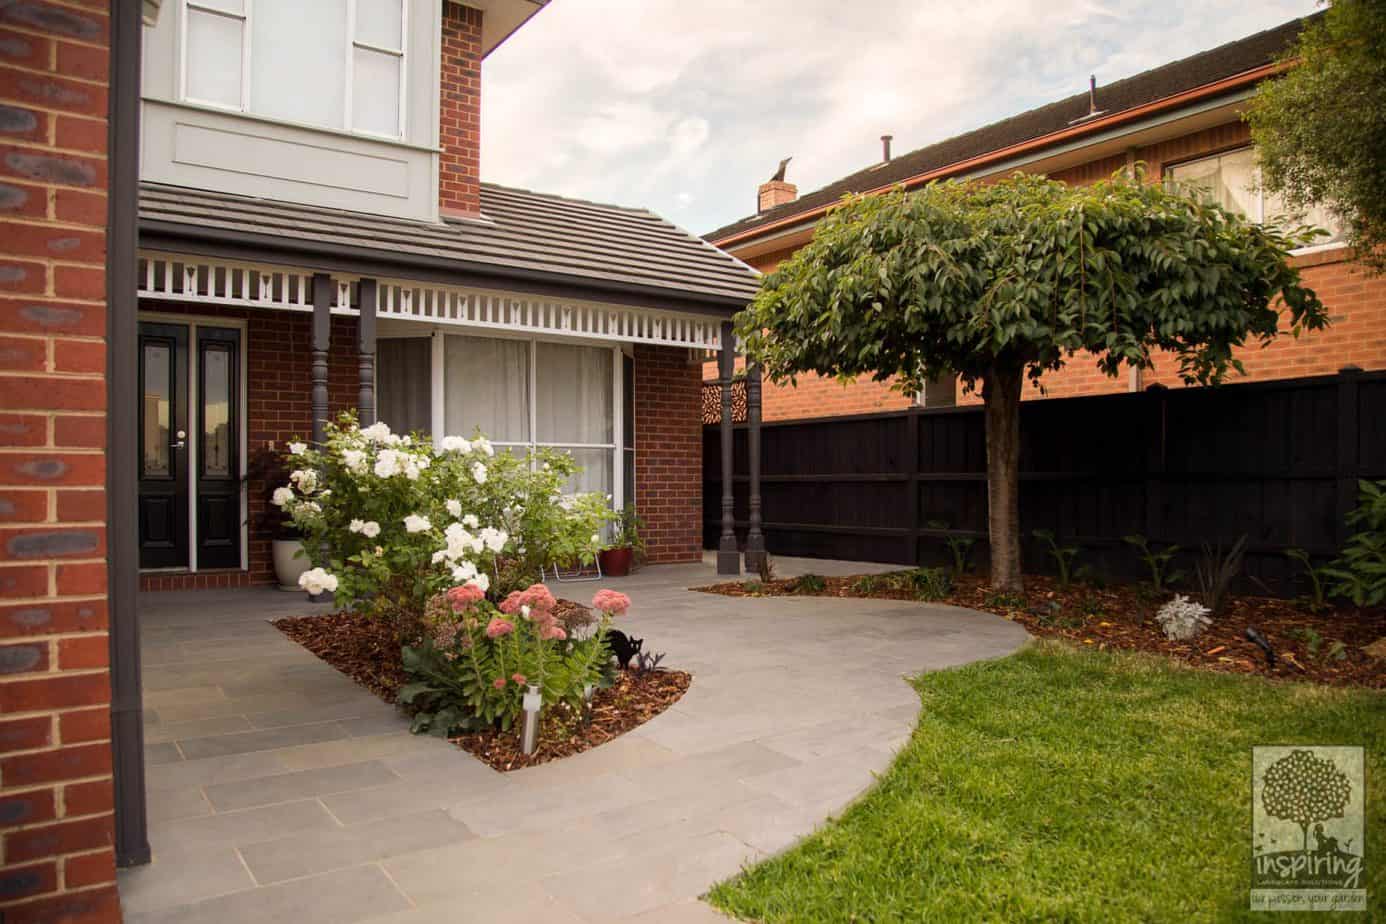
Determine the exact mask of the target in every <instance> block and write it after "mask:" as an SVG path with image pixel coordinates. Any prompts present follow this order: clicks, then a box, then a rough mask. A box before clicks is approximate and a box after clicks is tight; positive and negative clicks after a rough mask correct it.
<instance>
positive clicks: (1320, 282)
mask: <svg viewBox="0 0 1386 924" xmlns="http://www.w3.org/2000/svg"><path fill="white" fill-rule="evenodd" d="M1250 141H1251V135H1250V130H1249V129H1248V127H1247V125H1246V124H1245V123H1243V122H1228V123H1225V124H1223V125H1216V126H1213V127H1211V128H1207V129H1203V130H1201V131H1197V132H1192V133H1190V134H1188V135H1184V136H1181V137H1178V138H1173V139H1170V140H1168V141H1162V142H1159V143H1157V144H1152V145H1146V146H1144V147H1140V148H1137V149H1136V150H1135V151H1134V157H1135V159H1136V160H1138V161H1141V162H1143V163H1144V164H1145V169H1146V177H1147V179H1148V180H1149V181H1150V182H1152V183H1157V182H1160V181H1161V179H1162V175H1163V172H1164V170H1165V168H1166V167H1167V166H1169V165H1171V164H1174V163H1178V162H1180V161H1185V160H1189V159H1192V158H1196V157H1201V156H1205V155H1209V154H1213V153H1216V152H1219V151H1226V150H1231V149H1233V148H1237V147H1240V146H1243V145H1246V144H1249V143H1250ZM1125 164H1126V156H1125V155H1124V154H1118V155H1112V156H1108V157H1103V158H1100V159H1098V160H1094V161H1092V162H1090V163H1087V164H1080V165H1078V166H1076V167H1070V168H1068V169H1065V170H1062V171H1057V172H1055V173H1054V174H1052V176H1053V177H1054V178H1055V179H1059V180H1063V181H1064V182H1068V183H1083V184H1086V183H1095V182H1097V181H1098V180H1102V179H1105V178H1107V177H1109V176H1111V175H1112V173H1114V172H1116V171H1117V170H1120V169H1121V168H1122V167H1124V166H1125ZM790 252H791V251H784V250H781V251H776V252H774V253H769V254H765V255H764V256H761V257H751V258H747V259H748V262H750V263H751V264H752V265H753V266H755V267H756V268H757V269H759V270H761V271H762V272H770V271H772V270H773V269H774V268H775V266H777V265H778V264H779V263H780V262H781V261H782V260H784V259H786V258H787V257H788V256H789V255H790ZM1296 259H1297V262H1298V264H1299V265H1300V267H1301V268H1302V269H1303V275H1304V281H1305V283H1306V284H1308V285H1309V286H1310V287H1311V288H1313V289H1314V290H1315V291H1316V292H1318V294H1319V297H1320V298H1321V299H1322V300H1323V302H1324V304H1325V305H1326V306H1328V310H1329V314H1330V316H1331V317H1332V318H1333V326H1332V327H1330V328H1329V329H1328V330H1326V331H1322V332H1319V333H1315V334H1309V335H1305V336H1302V337H1300V338H1299V339H1298V340H1295V339H1292V338H1290V337H1281V338H1278V339H1277V340H1275V341H1274V342H1273V343H1272V344H1271V345H1270V346H1269V347H1266V348H1264V349H1263V348H1261V347H1259V346H1256V347H1252V348H1248V349H1244V350H1241V351H1239V353H1238V358H1239V359H1241V360H1242V362H1243V364H1244V365H1245V366H1246V373H1247V374H1246V376H1245V377H1242V376H1236V375H1234V376H1233V377H1232V378H1231V379H1230V381H1250V380H1264V379H1283V378H1297V377H1301V376H1310V375H1327V374H1331V373H1334V372H1337V371H1338V370H1339V369H1340V368H1342V367H1343V366H1346V365H1357V366H1361V367H1362V368H1363V369H1369V370H1370V369H1386V277H1380V276H1378V277H1373V276H1370V275H1367V274H1366V273H1365V272H1363V270H1362V268H1361V267H1360V266H1359V265H1358V264H1355V263H1353V262H1351V259H1352V253H1351V251H1349V250H1346V249H1341V248H1339V249H1331V250H1326V251H1320V252H1318V253H1314V254H1307V255H1304V256H1301V257H1298V258H1296ZM716 376H717V369H716V365H715V364H708V365H706V366H705V367H704V377H705V378H706V379H707V380H708V381H711V380H712V379H715V378H716ZM1130 382H1131V379H1130V372H1129V370H1126V371H1123V372H1122V374H1121V375H1120V376H1119V377H1117V378H1115V379H1112V378H1108V377H1107V376H1105V375H1103V374H1102V373H1101V372H1099V371H1098V369H1097V365H1096V362H1095V361H1094V360H1093V359H1092V358H1091V357H1089V356H1082V355H1080V356H1075V357H1073V358H1072V359H1070V360H1069V362H1068V365H1067V366H1065V367H1064V368H1063V369H1060V370H1059V371H1058V372H1053V373H1050V374H1048V375H1046V376H1044V378H1043V379H1042V380H1041V384H1042V386H1043V390H1042V391H1041V390H1040V389H1039V388H1036V387H1034V386H1031V385H1030V384H1028V383H1027V384H1026V387H1025V391H1024V397H1025V398H1027V399H1034V398H1045V397H1048V398H1061V397H1072V396H1075V395H1093V394H1110V393H1114V392H1122V391H1127V390H1129V388H1130ZM1140 384H1141V386H1142V387H1145V386H1148V385H1153V384H1161V385H1167V386H1169V387H1171V388H1178V387H1181V386H1182V384H1183V383H1182V382H1180V381H1179V377H1178V364H1177V362H1176V361H1175V360H1173V359H1172V358H1170V357H1163V358H1157V359H1156V363H1155V368H1154V369H1151V370H1147V371H1145V373H1144V374H1143V375H1142V377H1141V381H1140ZM958 401H959V403H963V404H969V403H979V402H980V401H981V398H980V396H978V395H975V394H974V395H964V394H963V393H962V389H961V388H959V390H958ZM910 403H911V401H910V399H909V398H908V397H906V396H904V395H901V394H900V393H899V392H895V391H892V390H891V389H890V388H889V385H888V383H882V382H872V381H870V380H869V379H860V380H858V381H857V382H855V383H853V384H851V385H847V386H843V385H840V384H839V383H837V382H836V381H835V380H824V379H821V378H819V377H817V376H804V377H801V378H800V381H799V385H798V387H797V388H788V387H784V388H780V387H775V386H772V385H767V387H766V390H765V394H764V398H763V401H762V407H763V409H764V415H765V419H766V420H783V419H792V418H801V417H829V416H837V415H843V414H860V413H867V412H872V411H889V410H899V409H902V408H905V407H908V406H909V405H910Z"/></svg>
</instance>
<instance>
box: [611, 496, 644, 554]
mask: <svg viewBox="0 0 1386 924" xmlns="http://www.w3.org/2000/svg"><path fill="white" fill-rule="evenodd" d="M614 525H615V531H614V533H613V535H612V537H611V542H610V543H609V544H608V545H607V548H609V549H633V550H634V551H635V554H636V555H637V556H640V555H643V554H644V553H645V540H644V539H643V538H641V536H640V531H641V530H642V529H644V528H645V521H644V520H643V519H641V517H640V515H639V514H638V513H636V512H635V507H634V506H633V505H631V504H627V505H626V506H624V507H622V508H621V512H620V513H618V514H617V515H616V519H615V520H614Z"/></svg>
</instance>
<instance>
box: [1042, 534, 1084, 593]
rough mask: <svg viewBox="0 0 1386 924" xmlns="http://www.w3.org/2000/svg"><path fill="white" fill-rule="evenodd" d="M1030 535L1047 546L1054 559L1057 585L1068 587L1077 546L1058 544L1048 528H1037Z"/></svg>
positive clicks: (1076, 555)
mask: <svg viewBox="0 0 1386 924" xmlns="http://www.w3.org/2000/svg"><path fill="white" fill-rule="evenodd" d="M1032 535H1033V536H1034V537H1035V538H1036V539H1038V540H1040V541H1041V542H1043V543H1044V544H1045V545H1047V546H1049V557H1050V558H1052V559H1054V565H1055V566H1056V567H1057V568H1058V577H1059V586H1060V587H1068V585H1069V582H1070V581H1072V579H1073V560H1074V559H1075V558H1077V557H1078V551H1079V549H1078V546H1076V545H1059V541H1058V540H1057V539H1055V538H1054V533H1053V531H1052V530H1048V529H1037V530H1035V531H1034V533H1032Z"/></svg>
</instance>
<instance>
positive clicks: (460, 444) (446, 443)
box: [438, 436, 472, 452]
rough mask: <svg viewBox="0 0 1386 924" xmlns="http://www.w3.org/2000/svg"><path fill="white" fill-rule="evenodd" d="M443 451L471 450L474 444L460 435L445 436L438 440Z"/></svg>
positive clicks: (439, 447)
mask: <svg viewBox="0 0 1386 924" xmlns="http://www.w3.org/2000/svg"><path fill="white" fill-rule="evenodd" d="M438 449H439V450H440V451H442V452H471V451H472V444H471V443H469V442H467V441H466V440H465V439H463V438H462V437H460V436H445V437H443V438H442V440H440V441H439V442H438Z"/></svg>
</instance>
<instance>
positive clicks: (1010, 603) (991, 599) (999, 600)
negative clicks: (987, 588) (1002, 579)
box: [986, 591, 1025, 610]
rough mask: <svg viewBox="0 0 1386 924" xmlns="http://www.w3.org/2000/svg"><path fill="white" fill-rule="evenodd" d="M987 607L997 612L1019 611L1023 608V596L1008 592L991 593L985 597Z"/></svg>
mask: <svg viewBox="0 0 1386 924" xmlns="http://www.w3.org/2000/svg"><path fill="white" fill-rule="evenodd" d="M986 602H987V606H989V607H992V608H993V609H998V610H1019V609H1024V607H1025V595H1024V594H1017V593H1010V592H1008V591H999V592H998V591H992V592H991V593H989V594H987V596H986Z"/></svg>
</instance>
